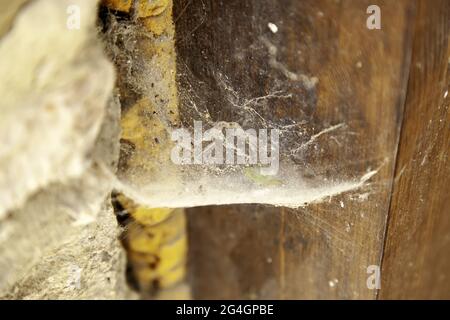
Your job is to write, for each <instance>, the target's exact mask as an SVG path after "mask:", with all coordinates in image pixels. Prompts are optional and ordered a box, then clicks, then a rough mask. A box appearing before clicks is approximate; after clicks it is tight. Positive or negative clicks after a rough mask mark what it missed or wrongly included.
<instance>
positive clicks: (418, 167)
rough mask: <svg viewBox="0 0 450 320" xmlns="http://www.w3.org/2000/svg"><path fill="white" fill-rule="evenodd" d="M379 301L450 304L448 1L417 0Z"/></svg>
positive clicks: (449, 18) (449, 5)
mask: <svg viewBox="0 0 450 320" xmlns="http://www.w3.org/2000/svg"><path fill="white" fill-rule="evenodd" d="M415 29H416V30H415V40H414V48H413V58H412V68H411V74H410V77H409V85H408V95H407V101H406V106H405V113H404V121H403V122H404V124H403V129H402V134H401V140H400V146H399V155H398V162H397V167H396V183H395V186H394V190H393V198H392V206H391V210H390V215H389V224H388V232H387V241H386V249H385V253H384V259H383V268H382V287H381V292H380V298H382V299H429V298H433V299H450V196H449V195H450V161H449V157H448V151H449V150H450V127H449V123H450V112H449V105H450V97H449V96H448V90H449V84H450V72H449V70H450V69H449V63H450V60H449V57H450V41H449V34H450V2H449V1H446V0H436V1H426V0H422V1H419V5H418V10H417V19H416V28H415Z"/></svg>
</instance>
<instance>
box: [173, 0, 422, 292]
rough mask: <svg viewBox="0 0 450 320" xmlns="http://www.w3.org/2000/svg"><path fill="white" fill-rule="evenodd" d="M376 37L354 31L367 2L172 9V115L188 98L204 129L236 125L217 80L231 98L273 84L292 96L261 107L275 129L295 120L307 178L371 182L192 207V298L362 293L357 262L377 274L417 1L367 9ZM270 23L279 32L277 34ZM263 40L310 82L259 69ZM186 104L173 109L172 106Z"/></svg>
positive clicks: (264, 62) (291, 0)
mask: <svg viewBox="0 0 450 320" xmlns="http://www.w3.org/2000/svg"><path fill="white" fill-rule="evenodd" d="M378 2H379V5H380V7H381V8H382V29H381V30H368V29H367V28H366V18H367V14H366V9H367V7H368V6H369V5H370V4H372V3H371V1H351V0H345V1H344V0H343V1H331V0H330V1H326V0H320V1H313V0H310V1H298V0H283V1H276V0H246V1H241V0H239V1H238V0H227V1H224V0H210V1H207V0H204V1H202V0H194V1H189V0H179V1H175V17H176V19H177V20H176V30H177V31H176V34H177V50H178V66H179V67H178V68H179V70H178V74H179V90H180V97H181V98H180V101H181V108H182V115H183V114H184V115H185V121H188V120H190V119H191V118H192V115H193V114H192V113H189V105H190V103H189V102H190V101H188V100H193V101H194V102H195V104H196V106H197V107H199V108H200V109H202V110H203V109H207V110H208V111H209V113H210V114H211V115H212V117H213V120H214V121H237V120H239V114H238V113H237V112H236V110H235V109H233V108H232V106H230V104H229V102H228V100H227V96H226V92H225V91H224V90H223V88H221V83H220V79H223V77H226V79H227V84H229V85H230V86H232V87H233V88H237V89H238V90H239V94H240V95H242V97H247V98H249V97H250V98H251V97H257V96H261V95H264V94H267V92H268V91H270V90H271V89H273V88H282V89H284V90H286V91H287V92H289V93H290V94H292V95H293V97H294V98H293V99H291V100H289V101H285V100H277V101H276V102H271V103H269V104H268V105H267V106H266V108H264V109H262V110H261V112H262V115H263V117H266V118H270V119H272V120H273V121H274V122H281V121H283V120H285V119H291V120H292V119H293V120H296V121H297V122H304V124H305V125H304V127H305V136H306V138H308V137H311V136H312V135H313V134H316V133H318V132H320V131H321V130H323V129H324V128H327V127H330V126H331V125H334V124H338V123H344V124H345V128H344V129H343V130H337V131H336V132H334V133H333V134H332V135H323V136H321V137H320V138H318V139H317V145H318V148H311V149H309V150H308V151H307V152H305V154H304V155H303V158H302V159H301V160H302V162H301V163H302V164H303V165H304V167H305V170H306V171H308V170H309V172H310V175H312V176H314V175H322V176H325V177H327V178H329V179H331V180H336V179H358V178H359V177H361V176H362V175H364V174H365V173H366V172H367V170H373V169H377V168H378V169H379V170H378V173H377V174H376V175H375V176H374V177H373V178H372V179H371V180H370V184H369V185H367V186H365V187H363V188H361V189H358V190H355V191H354V192H349V193H346V194H343V195H341V196H336V197H333V198H330V199H329V201H326V202H322V203H318V204H312V205H309V206H307V207H305V208H302V209H298V210H293V209H285V208H272V207H262V206H251V205H246V206H228V207H208V208H198V209H191V210H189V211H190V215H189V224H190V250H191V253H190V254H191V257H192V259H191V270H192V273H193V274H192V284H193V289H194V297H196V298H322V299H330V298H344V299H345V298H368V299H373V298H375V297H376V291H374V290H369V289H368V288H367V286H366V280H367V277H368V275H367V267H368V266H369V265H380V262H381V254H382V248H383V239H384V231H385V222H386V219H387V213H388V209H389V200H390V194H391V184H392V178H393V173H394V164H395V157H396V152H397V144H398V139H399V132H400V123H401V115H402V112H403V105H404V97H405V91H406V84H407V77H408V71H409V62H410V59H409V58H410V49H411V39H412V29H411V28H410V26H411V25H412V24H411V23H412V18H413V11H414V3H415V1H408V0H404V1H378ZM269 22H273V23H275V24H276V25H277V26H278V27H279V31H278V32H277V33H276V34H272V33H271V31H270V30H269V29H268V27H267V24H268V23H269ZM264 39H266V40H269V41H270V43H272V44H273V45H274V46H276V47H277V48H278V51H277V59H278V61H281V62H282V63H283V64H284V65H285V66H286V68H287V69H288V70H290V71H292V72H295V73H302V74H305V75H307V76H310V77H312V76H314V77H317V78H318V80H319V82H318V84H317V85H316V86H313V87H308V86H306V85H305V84H304V83H303V84H302V83H299V81H293V80H292V79H288V77H286V74H283V72H280V70H275V69H274V68H273V67H271V66H270V65H269V62H268V54H269V53H268V49H269V48H268V46H267V41H265V40H264ZM183 108H184V109H183Z"/></svg>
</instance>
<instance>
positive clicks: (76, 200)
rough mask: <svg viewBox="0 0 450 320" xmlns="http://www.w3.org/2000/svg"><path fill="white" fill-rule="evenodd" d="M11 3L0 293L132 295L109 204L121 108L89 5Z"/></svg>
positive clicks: (1, 62) (54, 0) (1, 154)
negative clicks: (73, 18) (76, 18)
mask: <svg viewBox="0 0 450 320" xmlns="http://www.w3.org/2000/svg"><path fill="white" fill-rule="evenodd" d="M19 2H20V3H19ZM14 3H15V4H16V5H9V4H8V3H7V1H3V0H2V1H0V5H1V7H2V8H6V9H5V10H4V11H2V13H1V15H0V27H1V29H0V36H2V38H1V39H0V76H1V78H2V85H1V86H0V95H1V98H2V99H1V100H0V167H1V171H0V271H1V272H0V297H4V298H20V299H41V298H42V299H71V298H77V299H106V298H108V299H114V298H124V297H130V295H129V292H128V290H127V288H126V285H125V279H124V278H125V258H124V255H123V252H122V248H121V246H120V243H119V241H118V234H119V230H118V227H117V222H116V219H115V217H114V214H113V213H112V209H111V208H110V206H109V205H108V204H107V203H109V201H108V200H109V198H108V195H109V193H110V190H111V185H112V181H111V174H110V173H111V172H113V171H114V170H115V167H116V165H117V158H118V137H119V131H120V130H119V127H118V119H119V117H120V108H119V105H118V104H117V102H116V101H113V100H112V99H111V91H112V88H113V85H114V69H113V67H112V65H111V64H110V63H109V61H108V60H107V58H106V57H105V56H104V55H103V48H102V47H101V45H100V41H98V40H97V39H96V18H97V2H96V1H92V0H73V1H68V0H34V1H18V2H14ZM73 5H75V6H77V7H76V8H78V9H79V10H80V18H81V20H80V28H75V29H71V28H69V27H68V26H67V22H68V18H69V17H70V15H71V14H73V11H71V10H69V9H68V8H69V7H70V6H73Z"/></svg>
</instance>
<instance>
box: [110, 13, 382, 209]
mask: <svg viewBox="0 0 450 320" xmlns="http://www.w3.org/2000/svg"><path fill="white" fill-rule="evenodd" d="M199 21H200V22H199V24H198V26H197V25H196V26H195V28H194V30H189V37H192V34H193V33H194V32H195V31H196V30H197V29H199V28H200V27H201V24H203V22H204V19H199ZM106 35H107V37H108V39H109V41H108V50H109V51H110V55H111V56H112V58H113V60H114V61H115V62H116V65H118V68H119V73H120V74H121V75H122V80H120V81H122V84H124V87H126V88H128V90H127V92H125V93H123V94H129V95H130V97H125V98H124V97H122V100H126V98H129V99H131V100H132V99H134V100H136V97H133V94H134V95H135V94H136V93H138V94H140V95H145V96H147V97H148V98H149V99H150V103H151V104H152V105H153V104H154V105H156V106H158V108H159V109H158V110H157V111H158V112H154V113H153V114H152V115H148V117H156V118H158V121H159V123H162V124H163V125H164V129H165V132H166V134H167V136H168V137H170V136H171V134H172V132H173V131H174V130H177V129H179V128H180V127H183V128H185V129H187V130H188V131H190V132H191V133H192V132H193V130H194V121H200V122H201V123H202V127H203V130H204V131H206V130H208V129H211V128H215V129H217V130H219V131H220V132H222V134H224V135H225V132H226V130H227V129H229V128H235V129H242V130H247V129H255V130H256V131H258V130H259V129H267V130H277V131H278V132H279V139H280V144H279V157H280V158H279V170H278V172H277V173H276V174H274V175H271V176H270V177H266V176H263V175H261V174H260V173H258V172H259V171H258V170H259V169H261V165H260V164H256V165H255V164H250V161H248V163H247V164H244V165H242V164H216V165H209V164H196V165H175V166H174V164H173V163H172V161H171V159H170V157H169V153H167V155H166V158H163V160H161V159H158V160H156V159H155V161H153V162H154V163H152V165H155V167H156V170H154V171H153V172H150V171H147V172H143V171H139V170H134V171H128V172H127V173H126V175H125V176H120V177H119V178H118V179H117V183H116V188H117V189H118V190H120V191H122V192H124V193H125V194H127V195H129V196H131V197H132V198H134V199H135V200H138V201H140V202H141V203H144V204H147V205H149V206H153V207H193V206H199V205H214V204H233V203H265V204H272V205H283V206H289V207H299V206H303V205H305V204H307V203H311V202H316V201H321V200H323V199H326V198H328V197H330V196H333V195H337V194H340V193H342V192H347V191H350V190H354V189H357V188H360V187H362V186H363V185H364V184H365V183H366V182H367V181H368V180H369V179H370V178H371V177H372V176H373V175H375V174H376V173H377V170H378V169H376V168H374V167H373V166H367V168H364V169H363V170H359V171H355V174H350V175H349V174H345V171H349V170H346V169H348V167H347V164H346V163H342V162H340V161H339V160H338V158H336V157H334V159H335V160H333V156H332V155H333V154H337V153H339V152H340V150H342V149H345V148H347V147H348V144H349V142H351V141H352V140H351V139H349V135H350V134H351V131H350V130H349V126H348V125H347V124H346V123H344V122H334V123H323V122H321V121H318V120H317V119H315V118H314V117H313V116H312V111H311V110H310V109H311V105H315V104H316V103H317V96H318V92H317V90H318V85H319V83H320V79H319V78H318V77H317V76H314V75H310V74H305V73H303V72H300V71H298V70H291V69H290V68H289V67H288V66H287V64H286V63H285V62H284V61H283V60H282V57H281V54H280V51H282V49H283V48H282V46H280V45H279V44H275V43H273V42H272V41H271V40H270V39H269V38H268V37H266V36H264V35H263V36H258V37H255V40H254V43H252V44H251V46H250V48H249V50H251V51H253V52H260V54H259V56H258V57H257V59H259V61H257V62H258V63H259V64H260V66H261V71H260V72H261V73H263V74H264V76H266V77H267V78H268V79H269V80H268V81H266V82H265V83H264V88H256V87H255V86H252V84H248V83H245V82H244V83H239V82H238V81H236V78H235V76H234V75H233V74H232V73H230V72H228V71H227V70H225V68H222V67H221V66H220V65H217V62H210V61H209V60H208V55H207V54H206V53H205V55H204V56H205V57H204V60H199V59H198V58H197V60H196V59H194V63H197V65H195V64H194V65H193V62H192V59H191V57H189V56H187V55H183V54H178V56H177V83H176V86H177V89H178V97H177V98H176V99H178V109H179V110H178V111H179V115H180V123H177V124H176V125H174V124H173V122H171V121H168V119H167V118H166V113H165V112H164V104H159V102H158V99H154V97H156V96H158V95H159V94H161V93H162V94H163V95H164V92H165V91H166V89H167V86H168V85H169V86H170V85H172V84H168V83H167V82H165V81H158V72H159V71H158V67H155V66H153V68H152V65H151V62H152V61H151V60H152V59H151V58H148V57H145V56H143V55H142V54H140V53H139V50H140V46H139V41H140V39H145V40H146V41H147V40H148V41H152V42H159V41H173V39H171V38H170V36H155V35H153V34H151V33H146V32H144V33H143V32H142V29H140V28H136V26H135V24H134V23H130V20H128V19H123V18H122V17H120V16H117V15H115V16H112V19H111V21H110V22H109V26H108V29H107V30H106ZM177 41H178V42H180V43H182V42H184V43H185V42H188V41H189V39H188V38H183V39H177ZM170 54H175V53H170ZM242 54H243V55H245V53H242ZM242 60H245V59H242ZM199 64H200V65H199ZM194 69H195V70H194ZM142 70H145V72H142ZM246 81H248V82H249V83H251V81H252V78H251V77H248V79H246ZM130 93H131V94H130ZM172 99H175V98H172ZM123 108H127V107H126V106H125V107H124V106H123ZM290 109H292V110H294V111H292V110H290ZM279 110H281V111H279ZM280 114H281V115H280ZM157 140H158V141H161V137H159V136H158V137H157ZM167 143H169V142H167ZM227 143H228V142H227V141H226V142H225V145H224V147H225V148H226V147H229V148H231V149H234V151H235V152H236V153H238V152H240V151H242V150H238V149H237V148H236V147H235V146H234V144H233V145H227ZM249 144H250V141H248V143H247V146H246V147H247V150H248V149H250V147H251V146H250V145H249ZM203 146H204V150H203V152H205V148H208V145H207V144H206V143H204V145H203ZM252 147H258V146H252ZM130 152H131V151H130ZM243 156H244V157H245V158H246V160H250V159H249V156H248V155H247V154H244V155H243ZM151 161H152V159H151V158H148V162H151Z"/></svg>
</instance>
